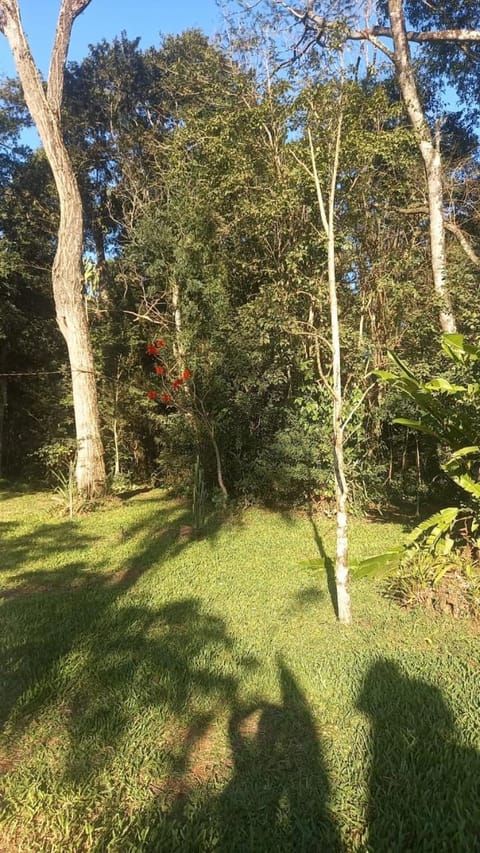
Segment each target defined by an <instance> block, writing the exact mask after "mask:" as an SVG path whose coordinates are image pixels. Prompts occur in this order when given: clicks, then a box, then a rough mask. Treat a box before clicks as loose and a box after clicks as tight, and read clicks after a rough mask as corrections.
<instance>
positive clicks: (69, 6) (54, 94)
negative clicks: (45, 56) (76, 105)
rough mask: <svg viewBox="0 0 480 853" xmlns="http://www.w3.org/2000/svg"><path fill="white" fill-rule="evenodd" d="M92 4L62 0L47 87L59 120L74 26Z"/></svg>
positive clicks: (50, 101)
mask: <svg viewBox="0 0 480 853" xmlns="http://www.w3.org/2000/svg"><path fill="white" fill-rule="evenodd" d="M90 2H91V0H62V4H61V6H60V12H59V14H58V22H57V30H56V33H55V42H54V45H53V50H52V57H51V60H50V69H49V72H48V86H47V100H48V103H49V105H50V107H51V109H52V110H53V112H54V113H55V115H56V116H57V118H59V117H60V110H61V106H62V98H63V84H64V77H65V63H66V61H67V53H68V46H69V44H70V36H71V33H72V26H73V23H74V21H75V19H76V18H77V17H78V16H79V15H80V13H81V12H83V10H84V9H86V8H87V6H88V5H89V3H90Z"/></svg>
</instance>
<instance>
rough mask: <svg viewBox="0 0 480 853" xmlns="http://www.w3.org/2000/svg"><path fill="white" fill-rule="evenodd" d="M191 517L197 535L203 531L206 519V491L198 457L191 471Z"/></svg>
mask: <svg viewBox="0 0 480 853" xmlns="http://www.w3.org/2000/svg"><path fill="white" fill-rule="evenodd" d="M192 516H193V529H194V532H195V533H196V534H197V535H198V534H199V533H201V531H202V530H203V528H204V526H205V522H206V518H207V489H206V487H205V478H204V475H203V468H202V466H201V464H200V457H199V456H197V458H196V460H195V468H194V469H193V491H192Z"/></svg>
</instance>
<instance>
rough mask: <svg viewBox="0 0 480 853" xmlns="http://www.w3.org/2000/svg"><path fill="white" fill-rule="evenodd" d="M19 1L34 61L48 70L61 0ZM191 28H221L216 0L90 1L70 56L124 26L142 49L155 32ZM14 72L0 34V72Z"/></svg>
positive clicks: (155, 39)
mask: <svg viewBox="0 0 480 853" xmlns="http://www.w3.org/2000/svg"><path fill="white" fill-rule="evenodd" d="M19 5H20V10H21V14H22V21H23V26H24V29H25V31H26V33H27V36H28V39H29V42H30V46H31V48H32V52H33V55H34V58H35V61H36V63H37V65H38V66H39V68H40V70H41V71H42V73H43V74H44V75H46V74H47V72H48V64H49V55H50V49H51V46H52V41H53V36H54V33H55V26H56V21H57V15H58V10H59V7H60V0H19ZM191 27H199V28H200V29H202V30H203V31H204V32H205V33H207V35H213V34H214V33H215V32H216V31H217V30H219V29H220V28H221V12H220V9H219V7H218V6H217V5H216V2H215V0H196V2H195V0H92V1H91V3H90V5H89V6H87V8H86V9H85V11H84V12H82V14H81V15H80V16H79V17H78V18H77V20H76V22H75V24H74V28H73V33H72V41H71V46H70V52H69V59H75V60H80V59H82V58H83V57H84V56H86V54H87V52H88V45H89V44H96V43H97V42H99V41H101V39H102V38H106V39H107V40H109V41H110V40H111V39H112V38H113V37H114V36H116V35H120V33H121V32H122V30H125V31H126V33H127V35H128V36H129V38H135V37H136V36H141V39H142V40H141V46H142V47H144V48H145V47H149V46H150V45H155V44H158V37H159V33H179V32H182V31H183V30H186V29H189V28H191ZM14 74H15V69H14V65H13V61H12V59H11V55H10V51H9V48H8V44H7V42H6V39H5V37H4V36H3V35H1V34H0V75H1V76H5V75H6V76H13V75H14Z"/></svg>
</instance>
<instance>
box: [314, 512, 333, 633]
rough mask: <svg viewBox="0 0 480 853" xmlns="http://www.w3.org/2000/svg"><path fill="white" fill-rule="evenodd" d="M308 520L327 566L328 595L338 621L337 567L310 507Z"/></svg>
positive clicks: (321, 556) (324, 563)
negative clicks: (326, 547) (327, 549)
mask: <svg viewBox="0 0 480 853" xmlns="http://www.w3.org/2000/svg"><path fill="white" fill-rule="evenodd" d="M308 520H309V522H310V525H311V528H312V533H313V538H314V541H315V545H316V547H317V551H318V553H319V556H320V559H321V560H322V561H323V565H324V566H325V577H326V580H327V587H328V594H329V596H330V601H331V602H332V607H333V611H334V613H335V616H336V617H337V619H338V599H337V586H336V583H335V565H334V562H333V560H332V558H331V557H330V556H329V554H328V552H327V551H326V549H325V545H324V543H323V539H322V537H321V535H320V531H319V529H318V526H317V523H316V521H315V518H314V516H313V511H312V508H311V507H309V511H308Z"/></svg>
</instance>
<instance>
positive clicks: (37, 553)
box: [0, 491, 480, 853]
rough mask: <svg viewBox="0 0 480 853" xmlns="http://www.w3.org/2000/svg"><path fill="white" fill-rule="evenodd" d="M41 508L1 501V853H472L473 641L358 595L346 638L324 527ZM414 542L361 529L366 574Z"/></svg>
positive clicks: (40, 498) (385, 527) (477, 687)
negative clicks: (193, 525) (373, 559)
mask: <svg viewBox="0 0 480 853" xmlns="http://www.w3.org/2000/svg"><path fill="white" fill-rule="evenodd" d="M50 506H51V505H50V501H49V498H48V496H46V495H42V494H30V495H29V494H15V493H14V492H12V491H5V492H3V493H2V494H0V535H1V550H0V588H1V596H2V597H1V598H0V659H1V666H0V718H1V732H2V734H1V737H0V850H1V851H2V853H10V851H26V853H33V851H41V853H49V851H61V853H70V851H75V852H76V851H97V853H104V851H116V853H133V851H155V853H156V851H158V852H159V853H163V852H164V851H165V853H170V851H172V853H174V851H199V853H200V852H201V853H209V851H222V853H269V851H274V853H282V851H292V853H293V851H295V853H297V851H298V853H316V851H326V852H327V853H328V851H332V853H336V851H344V853H349V851H365V853H367V851H371V853H395V851H399V853H400V851H401V852H402V853H423V851H425V853H427V851H429V853H442V851H443V853H460V851H465V853H472V851H473V853H474V851H480V751H479V750H480V660H479V654H478V652H479V642H480V636H479V634H478V630H475V628H474V627H473V626H472V625H471V624H469V623H467V622H463V621H460V620H453V619H448V618H443V619H439V618H434V617H432V616H428V615H426V614H422V613H420V612H405V611H402V610H401V609H400V608H398V607H397V606H396V605H394V604H393V603H390V602H388V601H386V600H385V599H383V598H382V597H381V596H380V594H379V592H378V590H377V589H376V588H375V586H373V585H372V584H371V583H370V582H368V581H359V582H357V583H354V584H353V587H352V599H353V612H354V624H353V625H352V627H350V628H345V627H342V626H340V625H339V624H338V623H337V622H336V621H335V617H334V614H333V611H332V602H331V598H330V593H329V583H328V578H327V577H326V575H325V573H324V572H323V571H319V570H318V571H316V572H315V571H313V570H311V569H307V568H305V567H304V566H302V565H301V560H308V559H309V558H314V557H316V556H317V555H318V550H319V549H320V550H323V549H324V550H325V553H326V554H327V555H328V554H332V553H333V529H332V524H331V522H329V521H327V520H325V519H322V518H319V519H318V520H317V521H316V522H315V523H313V522H312V521H310V520H309V519H308V518H306V517H305V518H302V517H295V516H289V515H282V514H274V513H269V512H265V511H259V510H249V511H247V512H245V513H243V514H242V515H239V516H237V517H233V518H231V519H228V520H225V519H224V520H221V519H217V520H214V521H212V522H211V524H210V526H209V528H208V531H207V534H206V536H205V537H204V538H203V539H202V540H200V541H190V540H189V539H188V538H185V537H182V536H180V535H179V531H180V528H181V526H182V525H183V524H185V523H188V521H189V517H188V511H187V510H186V509H185V507H184V506H183V505H182V504H181V503H180V502H176V501H174V500H170V499H168V498H166V497H165V496H164V495H162V493H161V492H158V491H150V492H145V493H139V494H137V495H135V496H133V497H131V498H130V499H129V500H125V501H124V502H123V503H121V504H120V503H119V504H118V505H112V506H111V507H110V508H107V509H104V510H101V511H98V512H96V513H92V514H90V515H85V516H83V517H81V518H78V519H75V520H73V521H69V520H63V519H59V518H58V517H53V516H52V514H51V511H50V509H49V508H50ZM401 532H402V529H401V526H400V525H398V524H397V525H395V524H389V523H375V524H374V523H369V522H367V521H364V520H354V521H353V522H352V526H351V552H352V556H353V557H358V556H361V555H362V556H366V555H368V554H372V553H375V552H377V551H380V550H383V549H385V547H386V546H388V545H393V544H395V543H396V542H398V540H399V537H400V535H401ZM330 586H331V584H330Z"/></svg>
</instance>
